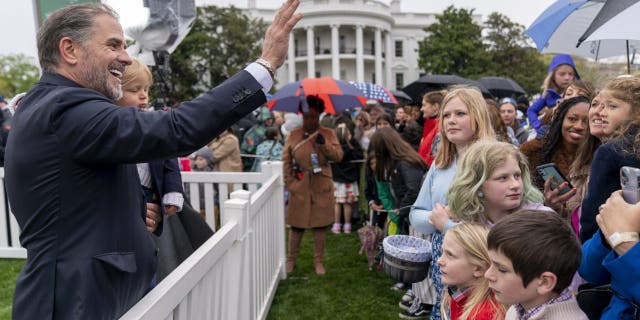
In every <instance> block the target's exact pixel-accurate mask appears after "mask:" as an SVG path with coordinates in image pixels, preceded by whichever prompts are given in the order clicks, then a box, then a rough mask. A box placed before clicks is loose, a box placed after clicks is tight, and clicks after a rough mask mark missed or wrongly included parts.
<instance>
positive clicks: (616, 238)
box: [609, 232, 640, 249]
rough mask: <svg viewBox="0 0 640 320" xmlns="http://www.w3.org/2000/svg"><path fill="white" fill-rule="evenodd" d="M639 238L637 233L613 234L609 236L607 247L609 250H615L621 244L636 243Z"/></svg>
mask: <svg viewBox="0 0 640 320" xmlns="http://www.w3.org/2000/svg"><path fill="white" fill-rule="evenodd" d="M638 241H640V237H639V236H638V233H637V232H614V233H613V234H611V235H610V236H609V245H611V249H615V248H616V247H617V246H619V245H620V244H622V243H623V242H638Z"/></svg>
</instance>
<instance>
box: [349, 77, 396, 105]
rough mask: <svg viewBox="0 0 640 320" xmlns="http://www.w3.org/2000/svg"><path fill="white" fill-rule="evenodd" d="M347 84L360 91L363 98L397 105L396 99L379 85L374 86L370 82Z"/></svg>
mask: <svg viewBox="0 0 640 320" xmlns="http://www.w3.org/2000/svg"><path fill="white" fill-rule="evenodd" d="M349 83H351V84H352V85H354V86H356V88H358V89H360V91H362V93H364V96H365V97H367V98H369V99H374V100H378V101H380V102H382V103H393V104H398V100H397V99H396V97H394V96H393V93H391V92H390V91H389V90H387V88H385V87H383V86H381V85H379V84H375V83H371V82H355V81H349Z"/></svg>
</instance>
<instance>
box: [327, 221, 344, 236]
mask: <svg viewBox="0 0 640 320" xmlns="http://www.w3.org/2000/svg"><path fill="white" fill-rule="evenodd" d="M341 226H342V225H341V224H339V223H334V224H333V227H332V228H331V232H333V233H335V234H339V233H340V227H341ZM345 228H346V225H345Z"/></svg>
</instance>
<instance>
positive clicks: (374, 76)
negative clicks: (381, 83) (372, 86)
mask: <svg viewBox="0 0 640 320" xmlns="http://www.w3.org/2000/svg"><path fill="white" fill-rule="evenodd" d="M371 83H376V73H375V72H374V73H372V74H371Z"/></svg>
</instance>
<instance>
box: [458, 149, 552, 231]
mask: <svg viewBox="0 0 640 320" xmlns="http://www.w3.org/2000/svg"><path fill="white" fill-rule="evenodd" d="M509 157H513V159H515V160H516V162H517V163H518V167H519V168H520V172H521V174H522V176H521V179H522V200H521V202H520V206H519V207H521V206H522V205H524V204H526V203H541V202H542V201H543V196H542V193H541V192H540V191H538V189H536V187H535V186H533V184H532V182H531V174H530V172H529V165H528V163H527V158H526V157H525V156H524V155H523V154H522V152H520V150H518V149H517V148H516V147H514V146H513V145H512V144H510V143H506V142H498V141H478V142H476V143H474V144H473V145H472V146H470V147H469V149H468V150H467V153H465V155H464V157H463V158H462V160H461V162H460V166H459V167H458V170H457V172H456V176H455V178H454V180H453V183H452V184H451V186H450V187H449V194H448V196H447V200H448V203H449V208H450V209H451V212H453V214H454V216H455V217H456V218H458V219H460V220H463V221H469V222H480V223H487V222H488V221H487V217H486V215H485V213H484V212H485V207H484V204H483V202H482V198H480V197H479V195H478V192H480V188H482V185H483V184H484V182H485V181H487V180H489V179H490V178H491V175H492V174H493V172H494V171H495V170H496V169H497V168H498V167H499V166H501V165H503V164H504V163H505V161H507V159H508V158H509ZM519 207H518V208H519ZM515 210H517V209H515ZM515 210H514V211H515ZM493 222H494V223H496V222H497V221H493Z"/></svg>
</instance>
